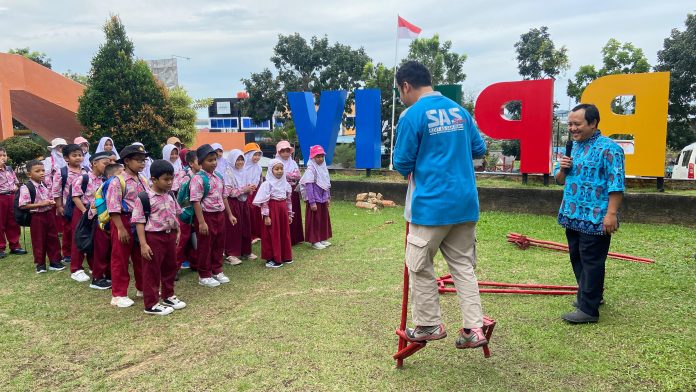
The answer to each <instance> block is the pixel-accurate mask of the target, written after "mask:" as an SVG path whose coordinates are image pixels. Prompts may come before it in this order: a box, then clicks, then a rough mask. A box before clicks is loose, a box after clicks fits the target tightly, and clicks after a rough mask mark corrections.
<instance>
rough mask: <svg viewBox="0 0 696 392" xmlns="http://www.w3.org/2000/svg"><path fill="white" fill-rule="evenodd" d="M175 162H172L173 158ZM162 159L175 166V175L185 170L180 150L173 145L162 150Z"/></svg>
mask: <svg viewBox="0 0 696 392" xmlns="http://www.w3.org/2000/svg"><path fill="white" fill-rule="evenodd" d="M175 155H176V157H175V158H174V160H172V157H174V156H175ZM162 159H164V160H165V161H167V162H169V163H171V164H172V166H174V174H175V175H176V173H178V172H180V171H181V170H183V168H184V166H183V165H182V164H181V158H180V157H179V148H178V147H177V146H175V145H173V144H167V145H166V146H164V147H163V148H162Z"/></svg>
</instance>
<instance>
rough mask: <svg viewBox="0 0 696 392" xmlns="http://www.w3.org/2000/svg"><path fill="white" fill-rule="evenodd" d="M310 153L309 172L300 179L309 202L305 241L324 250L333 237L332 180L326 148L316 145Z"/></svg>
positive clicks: (304, 196)
mask: <svg viewBox="0 0 696 392" xmlns="http://www.w3.org/2000/svg"><path fill="white" fill-rule="evenodd" d="M309 151H310V152H309V162H307V170H305V173H304V175H303V176H302V178H300V190H301V192H302V197H303V198H304V199H305V200H306V201H307V206H306V207H307V210H306V215H305V239H306V240H307V241H308V242H309V243H311V244H312V247H313V248H314V249H324V248H326V247H327V246H329V245H331V243H330V242H329V241H328V239H329V238H331V236H332V233H331V217H330V216H329V204H330V202H331V192H330V190H331V179H330V178H329V170H328V168H327V167H326V162H324V156H325V155H326V153H325V152H324V148H323V147H322V146H320V145H316V146H312V147H310V149H309Z"/></svg>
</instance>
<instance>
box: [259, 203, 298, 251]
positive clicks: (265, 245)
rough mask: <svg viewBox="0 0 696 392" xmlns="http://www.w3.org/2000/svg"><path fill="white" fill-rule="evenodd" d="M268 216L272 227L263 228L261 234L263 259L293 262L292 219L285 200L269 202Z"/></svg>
mask: <svg viewBox="0 0 696 392" xmlns="http://www.w3.org/2000/svg"><path fill="white" fill-rule="evenodd" d="M268 216H269V217H270V218H271V225H270V226H266V225H265V224H264V226H263V233H262V234H261V258H262V259H264V260H273V261H275V262H278V263H282V262H285V261H290V260H292V245H290V219H289V217H288V205H287V202H286V201H285V200H269V201H268Z"/></svg>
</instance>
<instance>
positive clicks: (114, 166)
mask: <svg viewBox="0 0 696 392" xmlns="http://www.w3.org/2000/svg"><path fill="white" fill-rule="evenodd" d="M121 167H123V166H121V164H120V163H112V164H110V165H106V167H105V168H104V174H105V175H106V176H107V177H111V176H113V175H114V173H116V170H118V169H119V168H121Z"/></svg>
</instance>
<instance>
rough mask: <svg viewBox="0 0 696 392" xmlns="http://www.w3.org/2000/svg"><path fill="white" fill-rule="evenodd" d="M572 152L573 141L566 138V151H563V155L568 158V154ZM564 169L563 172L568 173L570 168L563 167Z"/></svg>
mask: <svg viewBox="0 0 696 392" xmlns="http://www.w3.org/2000/svg"><path fill="white" fill-rule="evenodd" d="M572 153H573V141H572V140H570V139H568V142H567V143H566V151H565V156H567V157H569V158H570V154H572ZM563 170H564V171H565V174H568V173H570V168H568V169H563Z"/></svg>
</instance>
